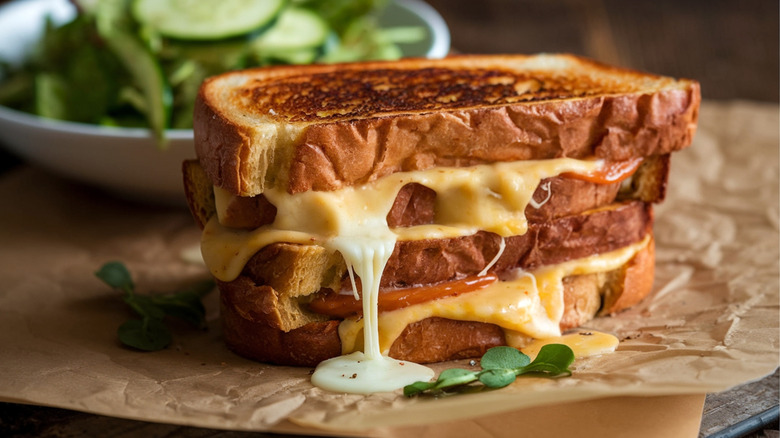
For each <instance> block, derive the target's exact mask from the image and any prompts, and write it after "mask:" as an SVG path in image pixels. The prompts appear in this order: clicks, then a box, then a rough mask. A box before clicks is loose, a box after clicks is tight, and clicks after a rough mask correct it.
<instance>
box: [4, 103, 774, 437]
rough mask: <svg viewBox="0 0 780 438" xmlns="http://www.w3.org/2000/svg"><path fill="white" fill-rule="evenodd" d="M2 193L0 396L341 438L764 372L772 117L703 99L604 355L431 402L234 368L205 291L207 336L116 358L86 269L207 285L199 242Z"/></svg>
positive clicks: (88, 203)
mask: <svg viewBox="0 0 780 438" xmlns="http://www.w3.org/2000/svg"><path fill="white" fill-rule="evenodd" d="M0 198H2V199H3V205H4V208H3V212H2V214H0V285H1V286H0V400H2V401H10V402H21V403H33V404H40V405H48V406H57V407H63V408H69V409H76V410H81V411H86V412H92V413H98V414H105V415H112V416H117V417H125V418H135V419H143V420H147V421H156V422H168V423H176V424H189V425H197V426H204V427H213V428H224V429H231V428H233V429H251V430H275V431H297V432H301V431H305V430H310V431H311V430H314V429H304V428H316V430H319V431H323V433H327V432H328V431H329V432H337V433H340V434H345V433H349V432H350V431H360V430H364V429H367V428H382V427H389V426H404V425H415V424H431V423H435V422H440V421H449V420H453V419H464V418H473V417H476V416H480V415H486V414H490V413H496V412H501V411H509V410H516V409H521V408H529V407H540V406H544V405H552V404H556V405H560V404H561V403H564V402H576V401H579V400H595V399H602V398H604V397H611V396H656V395H675V394H703V393H706V392H716V391H721V390H724V389H727V388H729V387H732V386H735V385H738V384H741V383H744V382H747V381H750V380H754V379H758V378H760V377H762V376H764V375H767V374H769V373H771V372H772V371H773V370H774V369H775V367H777V365H778V331H779V330H778V290H779V289H780V284H779V282H780V277H779V274H778V260H780V255H779V254H778V215H779V214H778V108H777V106H775V105H762V104H752V103H746V102H733V103H714V102H705V103H704V105H703V107H702V112H701V121H700V127H699V131H698V133H697V135H696V139H695V142H694V145H693V146H692V147H691V148H689V149H688V150H686V151H684V152H681V153H678V154H675V156H674V158H673V160H672V177H671V180H670V182H669V190H668V195H667V200H666V201H665V203H664V204H662V205H660V206H658V207H657V209H656V239H657V258H658V263H657V273H656V285H655V293H654V295H653V296H652V297H651V298H650V299H648V300H646V301H644V302H643V303H642V304H641V305H639V306H637V307H635V308H633V309H631V310H629V311H627V312H624V313H621V314H620V315H618V316H616V317H613V318H602V319H598V320H596V321H594V322H593V323H592V324H590V327H591V328H593V329H599V330H605V331H609V332H614V333H616V334H617V335H618V336H619V337H620V338H621V343H620V347H619V349H618V351H617V352H616V353H614V354H611V355H608V356H603V357H596V358H590V359H583V360H578V361H577V362H576V363H575V365H574V374H573V376H572V377H570V378H563V379H557V380H546V379H539V378H523V379H519V380H518V381H516V382H515V383H514V384H513V385H511V386H510V387H508V388H505V389H502V390H498V391H490V392H480V393H474V394H468V395H461V396H457V397H448V398H443V399H427V398H420V399H404V398H403V396H402V395H400V393H399V392H396V393H385V394H375V395H371V396H359V395H341V394H332V393H327V392H324V391H321V390H319V389H316V388H313V387H312V386H311V384H310V383H309V371H310V370H309V369H307V368H288V367H275V366H267V365H262V364H257V363H253V362H250V361H247V360H244V359H242V358H240V357H237V356H235V355H233V354H232V353H230V352H229V351H228V350H227V349H226V348H225V347H224V346H223V345H222V341H221V339H220V329H219V322H218V314H217V296H216V294H212V295H210V296H209V297H208V299H207V301H206V305H207V308H208V319H209V328H208V330H206V331H197V330H191V329H188V328H186V327H184V326H182V327H178V326H177V327H175V341H174V344H173V345H172V346H171V347H170V348H169V349H167V350H165V351H161V352H156V353H139V352H135V351H130V350H128V349H125V348H123V347H121V346H120V345H119V344H118V341H117V339H116V328H117V326H118V325H119V324H121V323H122V322H123V321H124V320H125V319H127V318H128V317H130V316H132V315H131V314H130V313H129V311H128V310H127V308H126V306H125V305H124V303H122V301H121V296H120V295H119V294H118V293H116V292H114V291H111V290H109V289H108V288H107V287H106V286H104V285H103V284H101V283H100V282H99V281H98V280H97V279H96V278H95V277H94V276H93V273H94V271H95V270H96V269H98V267H99V266H100V265H102V264H103V263H104V262H106V261H108V260H121V261H124V262H125V263H126V264H127V265H128V267H129V268H130V269H131V271H132V272H133V273H134V275H135V280H136V283H137V284H138V287H139V289H140V291H141V292H149V291H164V290H171V289H173V288H175V287H176V286H177V285H179V284H182V283H187V282H190V281H192V280H193V279H198V278H203V277H205V276H206V271H205V268H204V267H203V266H201V265H198V264H193V263H191V262H187V261H186V259H187V258H186V257H183V256H182V254H186V253H187V251H191V250H192V249H193V248H195V247H196V246H197V243H198V235H199V231H198V230H197V228H196V227H195V226H194V225H193V222H192V219H191V218H190V217H189V214H188V212H186V211H184V210H182V209H178V210H177V209H165V208H155V207H149V206H144V205H138V204H133V203H129V202H125V201H122V200H118V199H115V198H112V197H110V196H107V195H105V194H103V193H100V192H97V191H95V190H93V189H89V188H85V187H81V186H75V185H73V184H72V183H69V182H65V181H63V180H60V179H57V178H55V177H53V176H50V175H48V174H46V173H44V172H42V171H40V170H33V169H27V168H25V169H22V170H20V171H16V172H13V173H11V174H7V175H5V176H4V177H3V178H2V179H1V180H0ZM452 365H453V364H444V365H442V366H439V367H438V369H442V368H444V366H452ZM458 365H459V366H464V363H460V364H458ZM466 366H467V365H466ZM296 428H297V429H296Z"/></svg>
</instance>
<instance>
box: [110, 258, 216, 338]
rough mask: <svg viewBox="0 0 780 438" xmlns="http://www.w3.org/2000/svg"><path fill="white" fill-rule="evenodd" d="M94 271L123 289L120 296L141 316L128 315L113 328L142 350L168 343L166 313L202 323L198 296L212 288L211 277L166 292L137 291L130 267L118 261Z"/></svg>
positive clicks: (184, 319) (117, 287) (201, 310)
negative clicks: (129, 318)
mask: <svg viewBox="0 0 780 438" xmlns="http://www.w3.org/2000/svg"><path fill="white" fill-rule="evenodd" d="M95 275H96V276H97V277H98V278H99V279H101V280H103V282H104V283H106V284H107V285H109V286H111V287H112V288H114V289H117V290H120V291H122V292H124V296H123V300H124V302H125V303H127V305H128V306H130V308H131V309H133V311H135V313H137V314H138V316H140V317H141V319H131V320H129V321H127V322H125V323H124V324H122V325H121V326H120V327H119V329H118V330H117V335H118V336H119V340H120V341H121V342H122V343H123V344H125V345H127V346H130V347H133V348H136V349H138V350H142V351H157V350H162V349H163V348H165V347H167V346H168V345H170V343H171V341H172V335H171V332H170V330H169V329H168V327H167V326H166V325H165V322H164V320H165V318H166V317H174V318H178V319H181V320H183V321H185V322H187V323H189V324H190V325H192V326H194V327H197V328H204V327H205V326H206V309H205V308H204V307H203V303H202V301H201V300H202V298H203V297H204V296H206V295H207V294H208V293H209V292H211V291H212V290H213V289H214V282H213V281H212V280H206V281H201V282H199V283H196V284H194V285H192V286H190V287H187V288H185V289H183V290H181V291H178V292H174V293H169V294H153V295H139V294H137V293H135V283H134V282H133V279H132V276H131V275H130V271H128V270H127V267H125V265H124V264H122V263H121V262H116V261H113V262H108V263H106V264H104V265H103V266H102V267H101V268H100V269H98V271H97V272H95Z"/></svg>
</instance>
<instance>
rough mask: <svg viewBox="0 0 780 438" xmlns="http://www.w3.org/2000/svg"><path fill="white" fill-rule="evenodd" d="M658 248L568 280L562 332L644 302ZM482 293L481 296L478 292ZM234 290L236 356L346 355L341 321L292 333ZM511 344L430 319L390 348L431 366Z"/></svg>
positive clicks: (230, 317) (229, 308) (465, 325)
mask: <svg viewBox="0 0 780 438" xmlns="http://www.w3.org/2000/svg"><path fill="white" fill-rule="evenodd" d="M654 267H655V257H654V244H653V240H652V238H650V240H649V242H648V244H647V245H646V246H645V247H644V248H643V249H642V250H640V251H639V252H637V253H636V254H635V255H634V256H633V257H632V258H631V260H630V261H629V262H628V263H626V264H624V265H623V266H622V267H620V268H618V269H615V270H612V271H609V272H600V273H593V274H586V275H573V276H568V277H565V278H564V279H563V288H564V295H563V296H564V315H563V318H562V319H561V322H560V326H561V330H567V329H571V328H575V327H579V326H581V325H583V324H585V323H587V322H588V321H590V320H592V319H593V318H594V317H596V316H597V315H609V314H614V313H616V312H619V311H621V310H624V309H627V308H628V307H631V306H633V305H635V304H636V303H638V302H639V301H641V300H642V299H643V298H644V297H646V296H647V295H648V294H649V293H650V292H651V290H652V283H653V274H654ZM474 293H478V292H474ZM244 297H245V295H242V294H241V293H240V291H238V290H237V289H236V288H235V287H226V288H221V290H220V302H221V312H222V322H223V336H224V339H225V341H226V343H227V345H228V347H229V348H230V349H231V350H233V351H234V352H236V353H237V354H239V355H241V356H244V357H247V358H249V359H253V360H257V361H260V362H267V363H273V364H278V365H294V366H316V365H317V364H318V363H319V362H321V361H323V360H325V359H329V358H331V357H335V356H338V355H340V354H341V352H342V346H341V339H340V338H339V333H338V327H339V324H340V321H339V320H323V321H315V322H310V323H308V324H305V325H303V326H302V327H299V328H296V329H294V330H290V331H288V332H285V331H282V330H280V329H277V328H273V327H270V326H269V325H267V324H266V323H264V322H262V315H252V314H249V313H247V311H246V309H247V308H250V307H256V306H253V305H251V304H254V303H247V302H245V301H244ZM498 345H506V338H505V336H504V331H503V329H502V328H501V327H499V326H497V325H495V324H490V323H482V322H474V321H459V320H451V319H446V318H440V317H432V318H426V319H423V320H421V321H417V322H414V323H412V324H410V325H408V326H407V327H406V329H404V331H403V332H402V333H401V335H400V336H399V337H398V338H397V339H396V340H395V342H394V343H393V344H392V347H391V348H390V352H389V355H390V356H391V357H393V358H396V359H399V360H408V361H413V362H417V363H432V362H441V361H446V360H454V359H465V358H472V357H479V356H481V355H482V354H484V352H485V351H487V350H488V349H489V348H491V347H494V346H498Z"/></svg>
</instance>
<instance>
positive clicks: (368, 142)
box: [194, 54, 701, 196]
mask: <svg viewBox="0 0 780 438" xmlns="http://www.w3.org/2000/svg"><path fill="white" fill-rule="evenodd" d="M700 100H701V96H700V89H699V84H698V83H697V82H696V81H692V80H684V79H681V80H677V79H673V78H669V77H664V76H656V75H651V74H646V73H641V72H636V71H633V70H627V69H620V68H616V67H611V66H606V65H603V64H599V63H597V62H594V61H591V60H587V59H584V58H580V57H576V56H572V55H557V54H555V55H553V54H541V55H533V56H525V55H463V56H452V57H448V58H445V59H439V60H425V59H406V60H402V61H397V62H366V63H354V64H342V65H309V66H280V67H275V68H264V69H254V70H245V71H238V72H231V73H226V74H223V75H219V76H216V77H213V78H210V79H208V80H206V81H205V82H204V84H203V85H202V87H201V89H200V93H199V95H198V99H197V101H196V106H195V113H194V118H195V120H194V129H195V148H196V152H197V155H198V158H199V160H200V163H201V165H202V166H203V169H204V170H205V172H206V174H207V175H208V177H209V179H210V180H211V181H212V182H213V183H214V184H215V185H216V186H219V187H221V188H223V189H225V190H227V191H228V192H231V193H233V194H236V195H239V196H254V195H257V194H260V193H262V192H263V191H264V190H266V188H268V187H275V188H282V189H285V190H287V191H288V192H289V193H297V192H302V191H306V190H337V189H339V188H342V187H345V186H349V185H353V184H360V183H365V182H369V181H372V180H375V179H377V178H380V177H382V176H385V175H387V174H390V173H393V172H399V171H412V170H420V169H427V168H431V167H434V166H466V165H473V164H481V163H490V162H497V161H516V160H528V159H549V158H560V157H570V158H593V157H596V158H604V159H607V160H625V159H629V158H633V157H638V156H653V155H662V154H668V153H670V152H672V151H675V150H679V149H682V148H684V147H686V146H688V145H689V144H690V142H691V139H692V137H693V134H694V132H695V129H696V121H697V118H698V107H699V103H700Z"/></svg>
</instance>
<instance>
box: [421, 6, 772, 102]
mask: <svg viewBox="0 0 780 438" xmlns="http://www.w3.org/2000/svg"><path fill="white" fill-rule="evenodd" d="M428 3H429V4H430V5H431V6H433V7H434V8H436V9H437V10H438V11H439V13H440V14H441V15H442V16H443V17H444V20H445V21H446V22H447V24H448V25H449V27H450V31H451V33H452V47H453V49H455V50H457V51H460V52H463V53H536V52H572V53H576V54H579V55H585V56H588V57H592V58H595V59H597V60H599V61H602V62H606V63H609V64H616V65H621V66H625V67H630V68H635V69H640V70H646V71H650V72H653V73H659V74H665V75H670V76H676V77H687V78H693V79H697V80H699V81H700V82H701V84H702V94H703V97H704V98H705V99H735V98H737V99H751V100H759V101H769V102H777V101H778V50H779V49H778V15H779V14H780V12H779V11H778V4H779V3H780V2H778V1H776V0H741V1H739V0H686V1H678V0H631V1H624V0H545V1H534V0H482V1H473V0H429V1H428Z"/></svg>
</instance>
